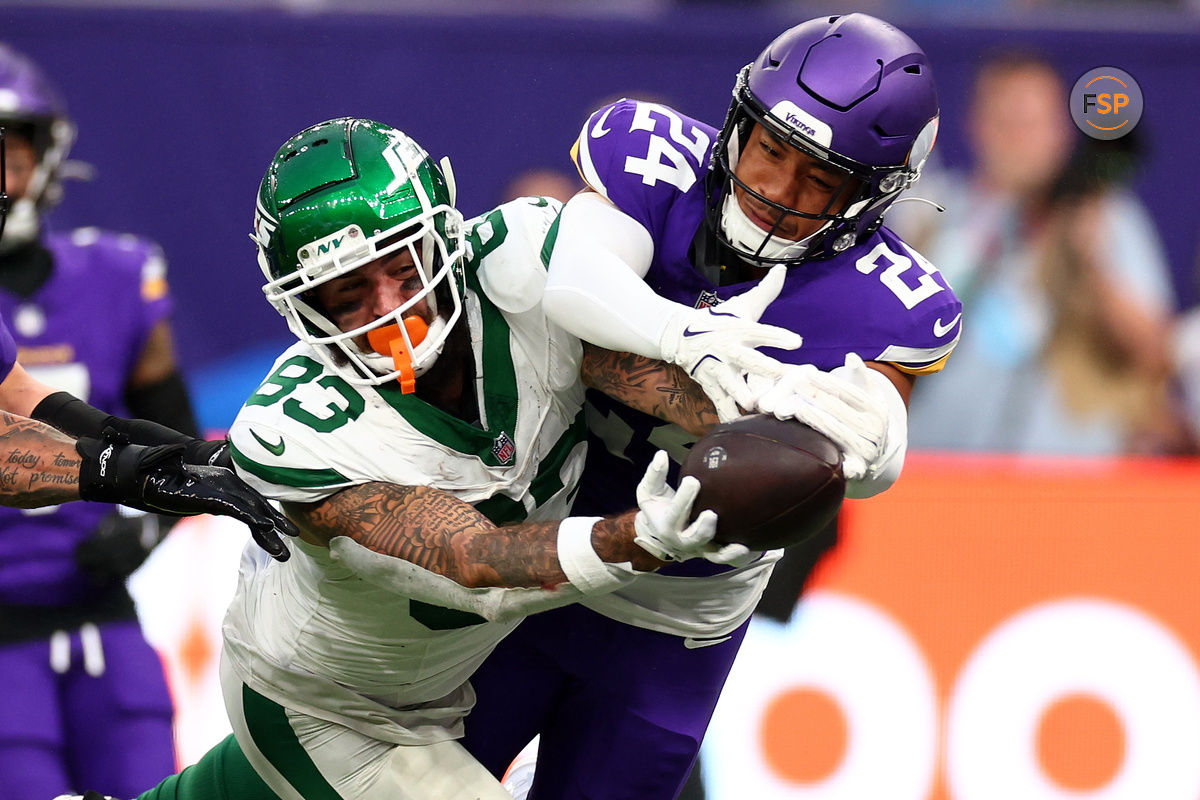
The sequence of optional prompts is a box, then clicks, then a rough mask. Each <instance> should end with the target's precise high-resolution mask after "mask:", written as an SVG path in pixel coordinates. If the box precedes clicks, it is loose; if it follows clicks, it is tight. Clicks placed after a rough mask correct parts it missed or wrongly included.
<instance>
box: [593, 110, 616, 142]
mask: <svg viewBox="0 0 1200 800" xmlns="http://www.w3.org/2000/svg"><path fill="white" fill-rule="evenodd" d="M612 110H613V107H612V106H609V107H608V108H606V109H604V113H603V114H601V115H600V119H598V120H596V124H595V125H593V126H592V138H593V139H599V138H601V137H602V136H605V135H606V134H608V133H609V132H610V131H612V128H606V127H604V123H605V122H607V121H608V115H609V114H611V113H612Z"/></svg>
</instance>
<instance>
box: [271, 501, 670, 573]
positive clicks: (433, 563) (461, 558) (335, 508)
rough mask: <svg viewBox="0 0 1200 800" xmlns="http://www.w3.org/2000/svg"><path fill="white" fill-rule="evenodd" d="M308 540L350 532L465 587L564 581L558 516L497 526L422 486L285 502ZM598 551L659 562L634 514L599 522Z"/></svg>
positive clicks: (642, 565) (636, 561)
mask: <svg viewBox="0 0 1200 800" xmlns="http://www.w3.org/2000/svg"><path fill="white" fill-rule="evenodd" d="M284 505H285V510H286V511H287V513H288V516H290V517H292V519H293V520H295V521H296V524H297V525H299V526H300V528H301V532H302V535H303V536H304V538H305V539H306V540H308V541H313V542H316V543H319V544H322V545H328V543H329V540H330V539H332V538H333V537H334V536H348V537H350V538H351V539H354V540H355V541H357V542H358V543H360V544H362V545H363V546H364V547H369V548H370V549H372V550H374V551H376V552H377V553H383V554H385V555H390V556H395V557H397V558H402V559H404V560H405V561H410V562H412V563H413V564H416V565H417V566H420V567H423V568H424V569H427V570H429V571H431V572H436V573H438V574H439V575H445V576H446V577H448V578H450V579H451V580H454V581H455V582H457V583H459V584H462V585H463V586H467V587H483V586H501V587H552V586H557V585H558V584H560V583H563V582H564V581H566V579H567V577H566V575H564V574H563V571H562V567H561V566H560V565H559V562H558V547H557V543H558V521H557V520H555V521H551V522H525V523H521V524H519V525H510V526H505V527H502V528H498V527H496V526H495V525H493V524H492V523H491V522H489V521H488V519H487V518H486V517H484V516H483V515H482V514H480V513H479V512H478V511H476V510H475V509H474V508H473V507H471V506H470V505H468V504H466V503H464V502H462V501H460V500H457V499H455V498H454V497H451V496H450V495H448V494H446V493H445V492H442V491H439V490H437V489H431V488H429V487H426V486H397V485H394V484H388V483H367V484H363V485H361V486H353V487H351V488H349V489H344V490H342V491H340V492H338V493H337V494H335V495H333V496H332V497H330V498H328V499H327V500H325V501H323V502H321V503H316V504H312V505H300V504H296V503H286V504H284ZM592 543H593V546H594V547H595V548H596V552H597V553H598V554H599V555H600V557H601V558H602V559H604V560H606V561H613V562H618V561H632V562H633V565H634V567H635V568H636V569H640V570H648V569H653V568H655V567H657V566H661V562H659V561H657V560H655V559H653V558H651V557H650V556H649V554H647V553H646V552H645V551H644V550H642V549H641V548H640V547H638V546H637V545H635V544H633V514H632V513H629V514H624V515H622V516H620V517H616V518H613V519H606V520H602V521H601V522H599V523H597V525H596V526H595V528H594V529H593V532H592Z"/></svg>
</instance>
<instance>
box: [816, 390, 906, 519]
mask: <svg viewBox="0 0 1200 800" xmlns="http://www.w3.org/2000/svg"><path fill="white" fill-rule="evenodd" d="M838 369H843V367H838ZM837 372H838V370H837V369H835V370H834V371H833V373H834V374H835V375H836V374H837ZM862 372H863V374H864V377H865V379H866V380H865V381H864V383H865V386H864V388H866V389H867V391H869V392H870V393H871V396H872V398H874V399H875V400H877V401H879V403H880V404H881V405H882V406H883V407H884V409H885V411H886V414H887V427H886V428H885V429H884V431H885V432H884V439H883V447H882V448H881V450H880V453H879V456H878V457H877V458H876V459H875V460H874V461H873V462H872V463H870V464H868V465H867V472H866V474H865V475H863V477H862V478H860V479H858V480H853V481H846V497H850V498H855V499H858V498H863V497H872V496H874V495H877V494H879V493H880V492H882V491H884V490H886V489H887V488H888V487H890V486H891V485H892V484H893V483H895V482H896V479H897V478H899V477H900V471H901V470H902V469H904V456H905V454H906V453H907V452H908V407H907V406H905V405H904V398H903V397H901V396H900V392H899V391H897V390H896V386H895V384H893V383H892V382H891V380H890V379H889V378H888V377H887V376H886V375H884V374H883V373H882V372H880V371H879V370H874V369H869V368H868V369H864V370H862Z"/></svg>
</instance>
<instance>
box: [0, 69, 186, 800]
mask: <svg viewBox="0 0 1200 800" xmlns="http://www.w3.org/2000/svg"><path fill="white" fill-rule="evenodd" d="M0 125H3V126H4V128H5V132H6V141H5V145H6V147H5V149H6V155H5V170H6V180H5V183H6V189H7V193H8V195H9V196H10V198H11V203H12V204H11V210H10V211H9V214H8V219H7V221H6V225H5V227H4V229H3V232H2V233H0V318H3V319H4V320H5V321H6V322H7V323H8V326H9V328H10V329H11V333H12V336H13V338H15V344H16V346H17V352H19V356H20V361H21V363H22V364H23V366H24V369H23V370H22V368H21V367H19V366H18V367H16V368H15V369H16V370H17V371H18V372H17V375H16V376H15V377H14V380H18V379H24V378H32V379H33V381H31V383H32V385H34V386H36V384H37V382H39V381H40V382H41V383H44V384H45V385H47V386H52V387H54V388H56V389H60V390H63V391H67V392H70V394H71V395H73V396H74V397H77V398H81V399H82V400H86V401H88V402H90V403H92V404H93V405H94V406H96V407H97V408H100V409H104V410H105V411H107V412H110V413H114V414H122V415H124V414H127V413H132V414H134V415H136V416H139V417H145V418H147V419H150V420H154V421H156V422H159V423H162V424H164V425H167V426H170V427H171V428H173V429H175V430H177V431H181V432H183V433H186V434H188V435H194V434H195V432H196V424H195V420H194V419H193V417H192V413H191V407H190V404H189V402H188V397H187V393H186V390H185V388H184V384H183V380H182V378H181V376H180V374H179V372H178V371H177V369H176V365H175V361H174V357H173V355H172V345H171V334H170V329H169V327H168V323H167V314H168V312H169V311H170V298H169V297H168V295H167V289H166V282H165V275H164V270H165V263H164V261H163V257H162V254H161V252H160V251H159V249H158V247H157V246H156V245H154V244H152V243H150V242H147V241H145V240H142V239H138V238H136V237H133V236H129V235H116V234H112V233H108V232H103V231H99V230H96V229H82V230H77V231H73V232H70V233H53V232H48V231H46V230H43V228H44V226H43V222H42V214H43V212H44V211H45V210H46V209H47V208H48V207H49V206H50V205H52V204H53V202H54V200H55V199H56V197H57V193H58V189H59V187H58V184H57V181H56V175H57V172H58V170H59V168H60V166H61V165H62V163H63V160H64V159H65V158H66V155H67V151H68V150H69V148H70V146H71V144H72V140H73V138H74V127H73V125H72V124H71V122H70V120H69V119H68V118H67V116H66V112H65V107H64V105H63V103H62V101H61V99H60V98H59V96H58V94H57V92H56V91H55V90H54V88H53V87H52V86H51V85H50V84H49V83H48V81H47V80H46V79H45V77H44V76H43V74H42V73H41V71H40V70H39V69H38V68H37V67H36V66H35V65H34V64H33V63H32V62H31V61H29V60H28V59H27V58H25V57H23V56H22V55H20V54H18V53H16V52H14V51H13V50H12V49H10V48H8V47H6V46H4V45H0ZM3 344H4V355H5V356H6V358H5V359H4V361H5V364H6V365H8V366H9V369H8V370H6V372H5V374H6V376H8V375H9V370H12V369H13V367H12V366H11V364H12V361H13V358H12V357H11V356H12V355H13V353H12V351H11V349H9V348H10V347H11V344H12V340H11V339H8V338H5V339H4V342H3ZM5 383H6V384H9V383H10V381H8V380H6V381H5ZM53 397H54V398H55V399H53V400H51V401H50V402H51V404H53V405H56V406H61V405H63V404H64V403H66V404H70V403H71V401H70V400H69V399H68V398H66V396H65V395H56V396H53ZM43 410H44V409H43ZM27 413H29V412H27ZM68 450H69V452H71V455H74V452H73V450H74V448H73V447H70V446H69V445H68ZM23 457H25V458H35V456H33V455H32V454H27V455H25V456H23ZM13 463H14V462H13V461H12V458H11V457H10V458H9V459H7V464H6V465H4V466H0V476H4V477H9V476H8V471H9V470H8V469H5V467H7V466H8V465H11V464H13ZM173 519H174V518H169V517H160V516H158V515H156V514H146V513H138V512H132V511H128V510H126V511H118V509H117V508H116V507H115V506H112V505H107V504H100V503H67V504H65V505H54V506H44V507H39V508H33V509H17V508H0V675H3V677H4V682H3V685H2V686H0V796H2V797H12V798H36V797H51V796H53V795H55V794H57V793H59V792H62V791H64V790H67V789H70V788H72V787H76V786H83V785H91V786H97V787H105V788H106V789H107V790H109V791H112V792H115V793H118V794H132V793H134V792H135V791H139V790H141V789H144V788H145V787H146V786H149V785H150V784H152V783H153V782H154V781H156V780H157V779H158V778H159V777H161V775H163V774H165V773H168V772H172V771H173V770H174V768H175V757H174V746H173V734H172V705H171V699H170V696H169V694H168V692H167V686H166V682H165V679H164V676H163V669H162V664H161V662H160V660H159V657H158V655H157V653H156V652H155V651H154V650H153V649H152V648H151V647H150V645H149V644H148V643H147V642H146V641H145V639H144V638H143V636H142V634H141V630H140V627H139V624H138V620H137V616H136V614H135V611H134V605H133V601H132V599H131V598H130V596H129V593H128V592H127V591H126V588H125V578H126V577H127V576H128V575H129V574H130V573H131V572H132V571H133V570H134V569H136V568H137V566H139V565H140V564H141V562H142V561H143V560H144V559H145V557H146V556H147V554H148V553H149V551H150V549H151V548H152V547H153V546H154V545H155V544H157V542H158V541H159V540H160V539H161V537H162V535H164V534H165V533H166V531H167V529H168V528H169V526H170V523H171V522H172V521H173ZM100 731H103V734H102V735H99V734H98V732H100Z"/></svg>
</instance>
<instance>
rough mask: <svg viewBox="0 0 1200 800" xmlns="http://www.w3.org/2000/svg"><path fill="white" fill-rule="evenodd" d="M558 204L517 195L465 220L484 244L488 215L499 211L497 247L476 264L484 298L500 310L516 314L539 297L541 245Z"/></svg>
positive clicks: (542, 264)
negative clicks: (501, 228) (501, 232)
mask: <svg viewBox="0 0 1200 800" xmlns="http://www.w3.org/2000/svg"><path fill="white" fill-rule="evenodd" d="M561 210H562V204H561V203H560V202H558V201H557V200H553V199H550V198H546V197H520V198H517V199H516V200H512V201H510V202H508V203H505V204H504V205H502V206H500V207H499V208H497V209H496V210H495V211H493V212H490V213H489V214H486V215H484V216H482V217H477V218H475V219H473V220H471V221H470V222H469V223H468V228H469V229H470V230H472V231H474V232H475V233H476V234H478V235H479V237H480V238H481V239H482V241H483V244H484V246H485V247H486V246H487V239H489V238H490V237H491V236H494V235H495V231H494V227H493V224H492V222H491V221H490V219H489V217H492V216H493V215H494V214H496V213H499V214H501V216H502V218H503V220H504V224H505V226H506V227H507V229H508V233H507V235H506V237H505V239H504V241H503V243H501V244H500V245H499V246H498V247H496V248H495V249H494V250H491V251H490V252H487V254H486V255H485V256H484V257H483V259H482V260H481V261H480V264H479V267H478V275H479V283H480V285H481V286H482V287H483V291H484V292H485V293H486V294H487V296H488V298H489V299H490V300H491V301H492V302H493V303H495V304H496V306H497V307H498V308H500V310H502V311H507V312H509V313H511V314H519V313H521V312H523V311H528V310H530V309H531V308H533V307H534V306H536V305H537V304H538V303H540V302H541V301H542V293H543V292H544V290H545V288H546V261H548V260H549V257H550V253H549V251H548V250H547V252H546V253H545V258H546V261H543V247H545V246H546V238H547V235H548V234H549V233H550V229H551V227H552V226H553V225H554V222H555V221H556V220H557V219H558V215H559V212H560V211H561Z"/></svg>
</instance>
